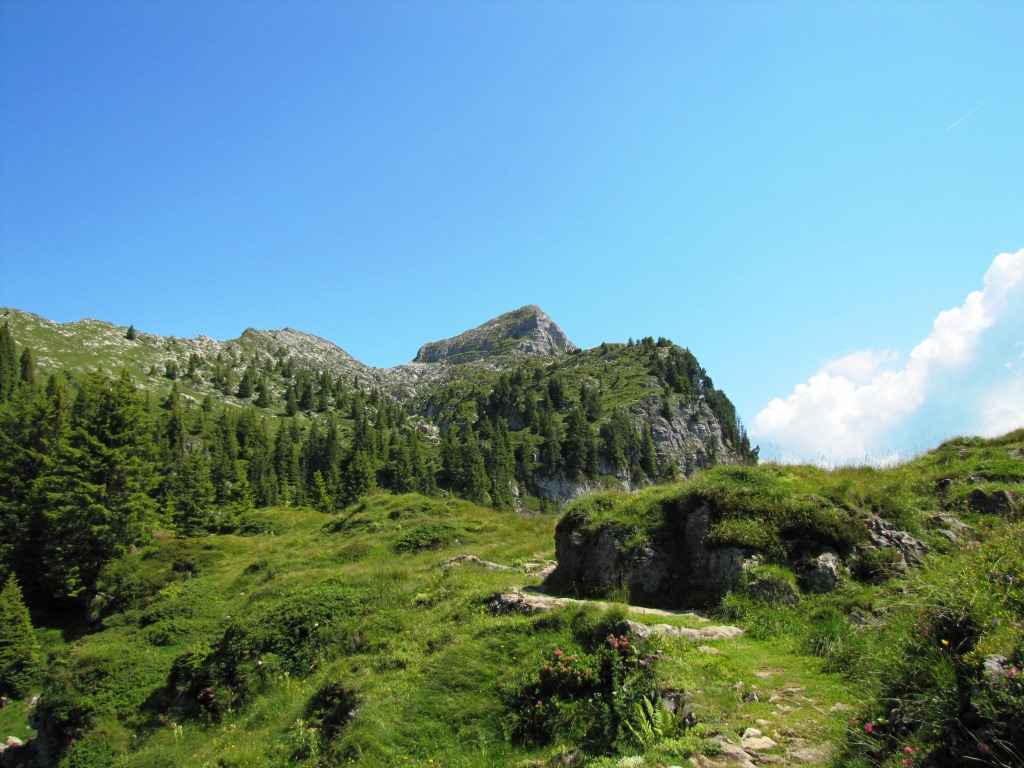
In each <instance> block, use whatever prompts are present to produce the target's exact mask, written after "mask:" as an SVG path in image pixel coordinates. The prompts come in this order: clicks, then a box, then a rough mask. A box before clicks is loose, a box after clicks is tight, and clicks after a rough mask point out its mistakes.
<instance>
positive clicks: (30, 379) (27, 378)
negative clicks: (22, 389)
mask: <svg viewBox="0 0 1024 768" xmlns="http://www.w3.org/2000/svg"><path fill="white" fill-rule="evenodd" d="M18 361H19V364H20V365H19V369H20V374H21V375H20V377H19V378H20V380H21V382H22V383H23V384H35V383H36V362H35V360H34V359H33V358H32V350H31V349H29V348H28V347H25V348H24V349H23V350H21V357H20V358H19V360H18Z"/></svg>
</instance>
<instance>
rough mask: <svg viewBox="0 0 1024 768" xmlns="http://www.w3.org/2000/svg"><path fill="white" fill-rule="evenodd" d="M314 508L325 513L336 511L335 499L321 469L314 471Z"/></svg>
mask: <svg viewBox="0 0 1024 768" xmlns="http://www.w3.org/2000/svg"><path fill="white" fill-rule="evenodd" d="M313 509H315V510H316V511H317V512H323V513H324V514H325V515H329V514H331V513H332V512H334V499H333V498H332V497H331V494H330V492H329V491H328V490H327V483H326V481H325V480H324V476H323V475H322V474H320V472H319V470H318V471H316V472H314V473H313Z"/></svg>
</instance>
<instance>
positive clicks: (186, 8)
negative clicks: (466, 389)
mask: <svg viewBox="0 0 1024 768" xmlns="http://www.w3.org/2000/svg"><path fill="white" fill-rule="evenodd" d="M1022 33H1024V3H1020V2H1016V1H1012V2H986V1H984V0H979V1H978V2H971V3H952V2H948V3H947V2H928V3H923V2H922V3H918V2H900V3H893V2H856V3H854V2H851V3H840V2H836V3H823V2H781V1H780V2H759V3H753V2H732V3H721V2H707V3H701V2H679V3H667V2H666V3H661V2H650V3H640V2H622V3H616V2H578V3H570V2H543V3H539V2H538V3H529V2H523V3H504V2H482V3H478V2H459V3H455V2H432V3H427V2H422V3H419V2H347V3H346V2H341V3H336V2H322V3H321V2H294V3H284V2H281V3H276V2H247V3H232V2H188V1H187V0H186V1H185V2H160V1H159V0H151V1H149V2H142V3H138V2H46V1H45V0H36V1H33V2H23V1H22V0H4V2H2V3H0V306H11V307H16V308H19V309H24V310H27V311H31V312H35V313H37V314H40V315H43V316H44V317H48V318H50V319H54V320H58V321H62V322H63V321H70V320H77V319H81V318H82V317H94V318H99V319H105V320H109V321H111V322H114V323H118V324H123V325H127V324H129V323H132V324H134V325H135V326H136V327H137V328H139V329H141V330H145V331H147V332H152V333H160V334H164V335H169V334H176V335H178V336H194V335H197V334H200V333H202V334H206V335H210V336H214V337H216V338H222V339H227V338H234V337H236V336H237V335H238V334H239V333H241V331H242V330H244V329H245V328H246V327H247V326H253V327H258V328H281V327H285V326H291V327H295V328H298V329H300V330H304V331H307V332H310V333H314V334H317V335H319V336H323V337H325V338H327V339H330V340H331V341H333V342H335V343H337V344H338V345H339V346H341V347H343V348H344V349H346V350H347V351H348V352H350V353H351V354H353V355H355V356H356V357H357V358H359V359H360V360H362V361H364V362H366V363H368V364H371V365H376V366H382V367H389V366H392V365H397V364H400V363H403V362H406V361H408V360H411V359H412V358H413V356H414V355H415V354H416V350H417V348H418V347H419V345H420V344H422V343H424V342H426V341H431V340H435V339H440V338H445V337H448V336H452V335H454V334H456V333H459V332H461V331H463V330H465V329H467V328H470V327H473V326H476V325H478V324H480V323H481V322H483V321H485V320H487V319H489V318H491V317H493V316H495V315H497V314H500V313H502V312H504V311H508V310H511V309H515V308H518V307H520V306H522V305H524V304H529V303H534V304H538V305H539V306H541V307H542V308H543V309H544V310H545V311H546V312H547V313H548V314H549V315H550V316H551V317H552V318H553V319H554V320H555V321H556V322H557V323H558V324H559V325H561V326H562V328H563V329H564V330H565V331H566V333H567V334H568V335H569V337H570V338H571V339H573V341H575V342H576V343H577V344H578V345H580V346H582V347H591V346H595V345H597V344H599V343H600V342H602V341H625V340H626V339H627V338H629V337H631V336H632V337H635V338H639V337H641V336H645V335H653V336H666V337H668V338H671V339H672V340H673V341H675V342H677V343H679V344H682V345H684V346H688V347H689V348H690V349H691V350H692V351H693V352H694V353H695V354H696V355H697V357H698V359H699V360H700V361H701V363H702V364H703V365H704V366H705V368H707V370H708V371H709V373H710V374H711V375H712V377H713V378H714V380H715V383H716V385H717V386H719V387H720V388H722V389H724V390H725V391H726V393H727V394H728V395H729V396H730V397H731V398H732V399H733V401H734V402H735V403H736V405H737V408H738V410H739V413H740V415H741V417H742V418H743V420H744V421H745V423H747V425H748V426H749V427H750V428H751V429H752V431H754V433H755V434H754V437H755V439H756V440H759V441H760V442H762V443H763V444H764V446H765V447H766V451H765V455H768V456H769V457H776V458H781V459H801V458H802V459H810V460H825V461H829V460H834V461H849V460H858V459H859V458H862V457H864V458H868V459H870V460H877V459H879V458H880V457H886V456H891V455H896V454H899V455H906V454H908V453H912V452H915V451H920V450H923V449H926V448H928V447H931V446H932V445H933V444H934V443H935V442H937V441H938V440H939V439H942V438H944V437H948V436H951V435H953V434H958V433H964V432H975V433H983V432H993V431H998V430H1003V429H1008V428H1010V427H1011V426H1017V425H1018V424H1017V423H1015V422H1016V421H1017V420H1018V419H1019V420H1020V421H1021V423H1024V414H1022V413H1021V412H1020V411H1019V410H1015V406H1014V403H1015V402H1024V382H1022V378H1021V375H1022V374H1021V370H1020V369H1021V365H1022V360H1021V352H1022V350H1021V347H1020V343H1021V341H1022V340H1024V319H1022V317H1021V313H1020V312H1019V311H1015V307H1017V306H1020V305H1024V284H1022V281H1021V280H1019V279H1018V277H1017V276H1018V271H1017V264H1018V261H1024V255H1019V256H1018V257H1016V259H1014V258H1010V259H1008V260H1004V261H1008V262H1009V263H1008V264H1007V263H1004V264H1002V265H1001V266H999V265H997V264H996V261H997V256H998V255H999V254H1001V253H1007V254H1018V252H1019V251H1021V249H1022V248H1024V46H1022V45H1021V44H1020V41H1021V35H1022ZM986 275H989V277H990V279H991V282H992V286H993V287H991V288H989V287H988V283H986V282H985V280H986ZM972 292H982V293H981V296H982V298H981V299H979V300H978V301H975V305H977V306H975V314H974V315H972V316H973V317H975V318H977V317H981V318H983V320H981V321H977V322H975V323H974V325H973V326H972V325H970V323H967V321H966V320H965V318H966V317H968V315H970V312H969V311H967V310H964V307H965V306H967V303H968V302H969V296H970V295H971V294H972ZM986 297H987V299H986ZM1015 300H1016V301H1015ZM979 301H980V304H979ZM978 307H981V309H978ZM968 309H970V308H969V307H968ZM950 310H959V314H958V315H957V316H956V317H955V318H953V319H954V320H959V321H962V324H961V325H960V326H957V328H958V329H959V331H960V335H957V334H956V333H950V332H947V333H944V334H943V333H938V332H937V330H936V325H935V324H936V321H937V320H939V319H940V318H941V317H944V316H945V315H943V314H942V313H946V312H948V311H950ZM979 312H980V315H979V314H978V313H979ZM986 313H987V314H986ZM955 314H956V313H955ZM947 325H949V323H947ZM954 325H955V323H954ZM975 326H978V327H975ZM972 329H973V330H972ZM947 330H948V329H947ZM972 334H973V335H972ZM929 340H931V346H932V347H934V346H935V345H937V344H939V345H941V344H945V345H950V344H961V346H962V345H964V344H966V345H967V347H969V354H967V357H966V358H965V357H963V355H961V356H960V357H957V356H956V355H954V354H953V353H952V352H950V353H949V354H946V355H945V356H943V355H940V354H932V355H931V357H928V360H931V361H933V362H931V363H928V364H927V365H925V364H924V363H912V361H914V360H920V359H922V356H923V353H920V354H918V357H917V358H915V357H914V356H913V355H914V351H915V350H916V349H918V347H919V346H920V345H922V344H923V343H925V342H927V341H929ZM927 346H928V345H927V344H926V347H927ZM929 348H930V347H929ZM947 351H948V350H947ZM936 360H943V361H946V362H944V363H943V364H941V365H939V364H938V363H935V362H934V361H936ZM949 361H953V362H949ZM947 363H948V364H947ZM908 369H909V371H910V372H909V373H907V370H908ZM901 371H903V372H904V374H905V375H903V376H902V377H901V376H898V375H897V374H899V373H900V372H901ZM893 377H895V380H896V382H897V383H896V384H892V383H891V382H890V380H891V379H893ZM979 381H980V382H984V383H985V386H984V387H979ZM907 382H910V384H908V383H907ZM879 392H881V393H882V394H878V393H879ZM879 397H883V399H884V400H885V403H886V405H885V407H883V406H882V405H880V404H879V400H878V398H879ZM894 403H899V404H900V405H898V406H897V405H894ZM986 414H987V415H986ZM993 414H1003V415H1002V416H993ZM840 415H842V417H841V418H840ZM837 419H838V420H837ZM755 425H756V428H755Z"/></svg>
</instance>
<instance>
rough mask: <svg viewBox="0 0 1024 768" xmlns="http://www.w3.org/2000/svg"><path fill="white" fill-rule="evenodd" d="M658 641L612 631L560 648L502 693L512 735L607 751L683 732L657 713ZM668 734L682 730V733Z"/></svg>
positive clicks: (639, 744)
mask: <svg viewBox="0 0 1024 768" xmlns="http://www.w3.org/2000/svg"><path fill="white" fill-rule="evenodd" d="M660 655H661V654H660V648H659V647H658V644H657V642H656V641H644V642H638V641H637V640H636V639H635V638H631V637H630V636H628V635H619V634H615V633H614V632H613V633H609V634H608V635H607V636H606V637H604V638H603V640H601V641H600V642H593V641H591V642H590V643H586V644H585V645H583V646H582V647H580V648H578V649H568V650H565V649H562V648H556V649H554V650H552V651H550V652H549V653H548V654H546V655H545V658H544V659H543V661H542V662H541V663H540V665H539V668H538V669H536V670H535V671H534V672H533V673H531V674H530V675H529V676H528V677H526V678H525V679H521V680H519V681H517V682H516V683H514V684H512V685H510V686H509V687H508V688H507V689H506V690H505V691H504V692H503V696H502V698H503V701H504V704H505V706H506V709H507V715H506V718H505V732H506V735H507V737H508V738H510V739H512V740H516V741H524V742H529V743H533V744H541V745H544V744H552V743H560V744H576V745H578V746H580V747H582V748H583V749H585V750H586V751H587V752H589V753H591V754H605V753H608V752H611V751H613V750H615V749H620V750H622V749H628V748H629V747H630V746H649V745H644V744H641V742H643V741H644V737H645V735H646V734H649V733H652V732H654V731H657V732H658V733H659V734H661V732H662V730H663V729H665V728H668V729H669V730H673V729H674V730H678V728H677V726H676V724H675V721H674V720H673V721H672V724H671V726H665V725H664V724H663V723H662V719H661V718H660V717H659V716H658V709H660V707H661V702H660V698H659V697H658V696H657V692H658V684H657V677H656V666H657V661H658V659H659V657H660ZM665 735H676V733H675V732H673V733H669V734H665Z"/></svg>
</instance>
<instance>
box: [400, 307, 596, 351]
mask: <svg viewBox="0 0 1024 768" xmlns="http://www.w3.org/2000/svg"><path fill="white" fill-rule="evenodd" d="M575 349H576V345H575V344H573V343H572V342H571V341H569V339H568V337H566V335H565V333H563V332H562V329H561V328H559V327H558V326H557V325H555V323H554V321H553V320H552V319H551V318H550V317H548V316H547V315H546V314H544V312H543V311H541V309H540V308H539V307H536V306H534V305H533V304H531V305H529V306H526V307H523V308H522V309H517V310H515V311H514V312H506V313H505V314H504V315H500V316H499V317H496V318H494V319H493V320H488V321H487V322H486V323H484V324H483V325H481V326H479V327H477V328H474V329H473V330H471V331H466V332H465V333H462V334H459V335H458V336H455V337H453V338H451V339H445V340H444V341H434V342H431V343H429V344H424V345H423V346H422V347H420V351H419V353H418V354H417V355H416V360H415V361H414V362H417V363H472V362H476V361H478V360H484V359H486V358H488V357H494V356H497V355H512V356H513V357H526V356H532V355H560V354H565V353H567V352H572V351H573V350H575Z"/></svg>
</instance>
